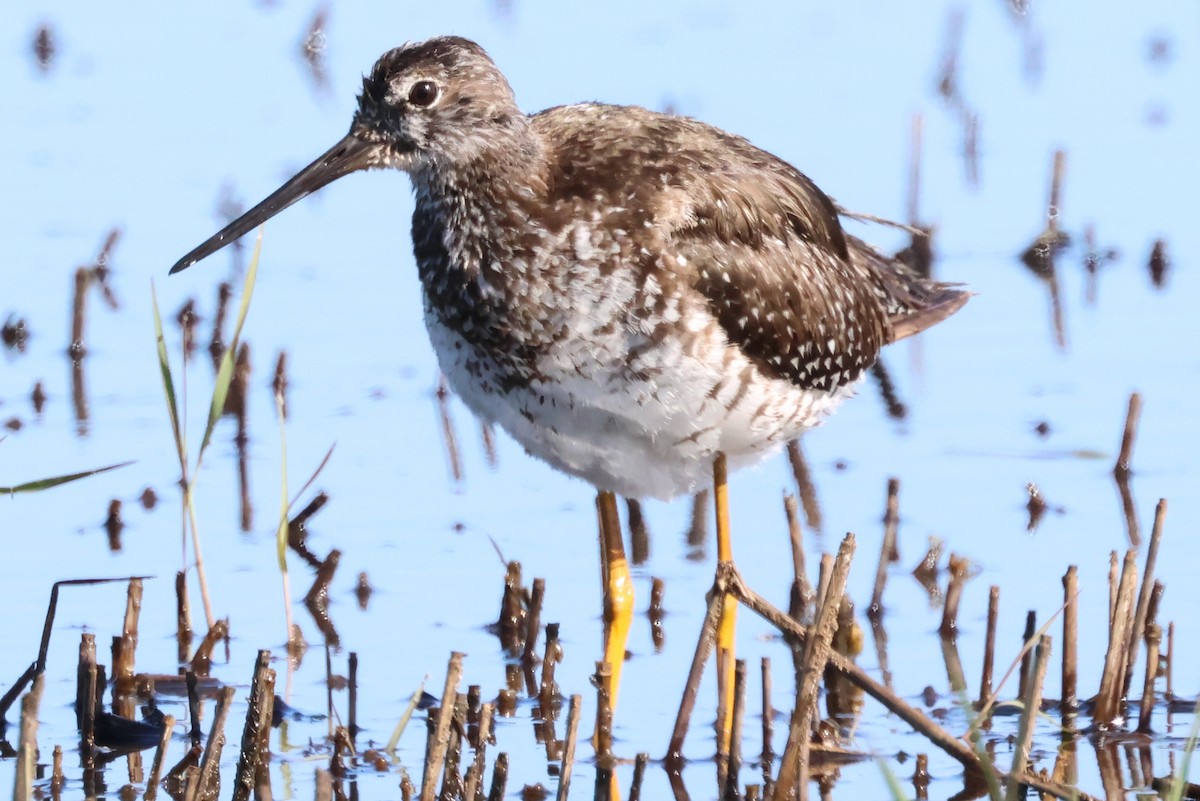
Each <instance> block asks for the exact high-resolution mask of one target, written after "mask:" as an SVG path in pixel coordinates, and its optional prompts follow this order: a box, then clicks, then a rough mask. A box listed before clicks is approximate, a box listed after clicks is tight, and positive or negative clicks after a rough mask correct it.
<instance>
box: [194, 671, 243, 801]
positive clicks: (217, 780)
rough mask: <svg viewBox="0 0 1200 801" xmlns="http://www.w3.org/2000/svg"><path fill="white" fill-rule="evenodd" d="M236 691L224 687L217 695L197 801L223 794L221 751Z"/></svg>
mask: <svg viewBox="0 0 1200 801" xmlns="http://www.w3.org/2000/svg"><path fill="white" fill-rule="evenodd" d="M234 692H235V691H234V689H233V688H232V687H222V688H221V691H220V693H218V695H217V708H216V711H215V712H214V713H213V721H212V728H211V729H209V732H208V742H207V743H206V744H205V746H204V756H203V757H201V759H200V773H199V775H198V777H197V782H198V784H197V785H196V791H195V797H196V801H211V799H215V798H216V797H217V796H218V795H219V794H220V792H221V773H220V764H221V751H222V749H224V747H225V719H226V718H227V717H228V716H229V705H230V704H231V703H232V702H233V695H234Z"/></svg>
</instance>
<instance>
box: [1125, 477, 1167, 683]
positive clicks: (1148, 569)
mask: <svg viewBox="0 0 1200 801" xmlns="http://www.w3.org/2000/svg"><path fill="white" fill-rule="evenodd" d="M1166 518H1167V499H1166V498H1159V500H1158V506H1157V507H1155V510H1154V527H1153V528H1152V529H1151V530H1150V545H1149V546H1148V547H1147V548H1146V565H1145V567H1143V568H1142V586H1141V589H1140V590H1139V592H1138V599H1137V607H1136V608H1137V612H1136V614H1135V616H1134V618H1133V629H1132V630H1131V631H1130V633H1129V645H1128V649H1127V653H1126V655H1125V663H1126V665H1127V666H1128V667H1127V669H1126V671H1125V683H1124V686H1123V694H1124V695H1128V694H1129V685H1130V683H1131V680H1132V679H1133V665H1134V663H1136V662H1137V651H1138V648H1139V646H1140V645H1141V642H1142V632H1143V631H1144V630H1145V628H1146V615H1147V614H1148V613H1149V611H1150V596H1151V595H1152V594H1153V592H1154V568H1155V567H1156V565H1157V563H1158V546H1159V545H1160V544H1161V543H1162V534H1163V525H1164V523H1165V522H1166Z"/></svg>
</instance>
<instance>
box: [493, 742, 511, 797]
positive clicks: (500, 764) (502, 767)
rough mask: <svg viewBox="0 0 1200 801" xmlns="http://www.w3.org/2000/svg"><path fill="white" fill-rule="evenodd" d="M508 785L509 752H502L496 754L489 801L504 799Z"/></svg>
mask: <svg viewBox="0 0 1200 801" xmlns="http://www.w3.org/2000/svg"><path fill="white" fill-rule="evenodd" d="M507 786H508V754H506V753H504V752H501V753H500V754H499V755H497V756H496V764H495V765H493V766H492V789H491V790H490V791H488V801H504V791H505V788H506V787H507Z"/></svg>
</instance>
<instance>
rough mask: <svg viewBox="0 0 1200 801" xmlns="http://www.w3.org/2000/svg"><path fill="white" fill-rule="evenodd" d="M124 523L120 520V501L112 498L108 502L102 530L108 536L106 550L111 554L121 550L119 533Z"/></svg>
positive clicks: (123, 527)
mask: <svg viewBox="0 0 1200 801" xmlns="http://www.w3.org/2000/svg"><path fill="white" fill-rule="evenodd" d="M124 529H125V523H124V521H122V520H121V501H120V500H119V499H117V498H113V499H112V500H111V501H109V502H108V516H107V517H106V518H105V519H104V530H105V532H107V534H108V549H109V550H110V551H112V552H113V553H116V552H118V551H120V550H121V532H122V531H123V530H124Z"/></svg>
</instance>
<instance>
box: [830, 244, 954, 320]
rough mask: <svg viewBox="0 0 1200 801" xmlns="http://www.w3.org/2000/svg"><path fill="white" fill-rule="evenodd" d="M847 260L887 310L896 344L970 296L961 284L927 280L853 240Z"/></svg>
mask: <svg viewBox="0 0 1200 801" xmlns="http://www.w3.org/2000/svg"><path fill="white" fill-rule="evenodd" d="M846 242H847V244H848V246H849V249H850V259H851V261H853V262H854V264H855V266H856V267H858V268H859V270H861V271H862V273H864V274H866V275H868V276H869V277H870V280H871V283H872V285H873V287H874V289H875V291H876V293H878V296H879V298H880V300H881V301H883V303H884V306H885V307H886V308H887V313H888V319H889V322H890V323H891V329H892V330H891V337H890V339H889V340H888V341H889V343H890V342H895V341H897V340H901V339H905V338H907V337H910V336H913V335H914V334H919V333H921V332H922V331H924V330H925V329H927V328H931V327H933V326H935V325H937V324H938V323H940V322H941V321H942V320H945V319H946V318H947V317H949V316H950V315H952V314H954V313H955V312H956V311H958V310H959V309H961V308H962V307H963V305H964V304H966V302H967V301H968V300H969V299H970V298H971V292H969V291H968V290H966V289H964V288H963V287H962V285H961V284H948V283H945V282H943V281H935V280H934V279H932V278H926V277H924V276H922V275H921V274H919V273H918V272H916V271H915V270H913V269H912V268H911V267H909V266H908V265H907V264H905V263H904V262H902V261H900V260H899V259H897V258H895V257H892V256H887V255H885V254H884V253H881V252H880V251H879V250H877V249H875V248H874V247H872V246H871V245H869V244H867V243H866V242H864V241H863V240H861V239H859V238H858V237H855V236H847V237H846Z"/></svg>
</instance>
